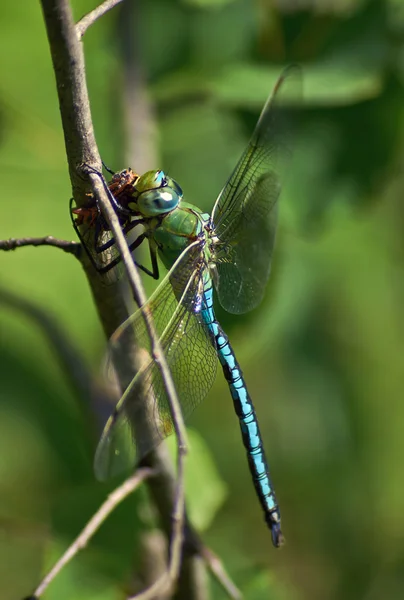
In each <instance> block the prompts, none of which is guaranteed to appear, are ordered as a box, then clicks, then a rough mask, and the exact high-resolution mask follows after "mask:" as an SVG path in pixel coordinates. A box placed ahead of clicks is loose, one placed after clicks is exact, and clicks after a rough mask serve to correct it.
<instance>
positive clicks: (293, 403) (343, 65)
mask: <svg viewBox="0 0 404 600" xmlns="http://www.w3.org/2000/svg"><path fill="white" fill-rule="evenodd" d="M73 4H74V12H75V15H76V17H77V18H79V17H80V16H82V15H83V14H84V13H85V12H87V11H88V10H90V9H92V8H93V7H94V4H95V2H93V1H91V2H90V0H88V1H87V0H75V1H74V2H73ZM303 4H304V6H305V7H306V8H305V10H304V12H303V11H302V12H299V11H298V7H299V6H301V5H303ZM0 10H1V19H0V53H1V56H2V57H4V59H5V60H4V66H3V69H2V77H1V80H0V134H1V135H0V172H1V182H2V198H3V203H2V217H1V221H0V239H4V238H9V237H23V236H41V235H46V234H52V235H54V236H57V237H61V238H67V239H70V238H72V235H73V233H72V229H71V225H70V219H69V216H68V200H69V197H70V187H69V180H68V173H67V168H66V161H65V156H64V142H63V135H62V128H61V124H60V116H59V109H58V106H57V97H56V91H55V83H54V76H53V73H52V67H51V60H50V56H49V48H48V43H47V40H46V36H45V29H44V25H43V21H42V15H41V12H40V7H39V4H38V3H25V5H24V11H21V7H20V5H19V3H16V2H14V3H3V5H2V7H1V9H0ZM121 10H122V6H120V7H117V8H115V9H114V10H113V11H111V13H109V14H108V15H106V16H105V17H104V18H103V19H102V20H101V21H99V22H98V23H97V24H96V25H95V26H94V27H93V28H92V29H91V30H89V31H88V33H87V34H86V36H85V52H86V59H87V77H88V82H89V89H90V98H91V106H92V111H93V116H94V122H95V128H96V135H97V141H98V143H99V146H100V149H101V152H102V156H103V159H104V160H105V162H106V163H107V164H110V165H112V166H113V168H116V169H119V168H121V167H124V166H127V165H126V162H127V159H126V157H125V154H124V148H125V144H126V141H127V140H126V139H125V138H126V134H125V131H126V129H125V127H124V119H123V111H122V110H121V107H123V100H122V90H123V84H124V76H125V75H124V70H123V67H122V60H123V59H122V56H121V54H120V43H121V41H122V39H123V38H124V34H123V32H122V21H121V20H120V19H119V15H120V11H121ZM403 14H404V13H403V10H402V3H400V2H397V1H393V0H386V1H383V0H377V1H370V0H368V1H367V0H360V1H359V0H356V1H355V0H350V1H347V0H334V1H333V2H326V1H324V2H312V3H310V2H306V3H298V2H288V1H286V0H283V1H278V2H276V3H275V2H269V1H263V2H258V3H257V2H256V3H253V2H250V1H248V0H232V1H230V0H226V1H224V0H217V1H215V2H214V1H213V0H212V1H205V2H204V1H202V0H200V1H198V0H194V1H192V0H154V1H153V2H150V1H147V0H144V2H142V3H141V10H140V15H139V16H138V17H137V18H136V20H135V21H134V22H133V35H134V36H136V39H138V40H139V41H140V45H141V55H142V61H143V66H144V70H145V72H146V74H147V79H148V92H149V94H150V98H151V100H152V102H153V103H154V106H155V109H156V115H157V122H158V131H159V135H160V148H159V151H160V155H161V157H162V158H161V164H159V165H150V167H151V168H152V167H153V166H156V167H161V168H164V169H167V170H168V172H169V173H170V175H172V176H173V177H174V178H175V179H177V180H178V181H179V182H180V183H181V185H182V187H183V189H184V191H185V195H186V199H187V200H189V201H191V202H194V203H196V204H198V205H199V206H201V207H202V208H204V209H205V210H210V209H211V207H212V205H213V202H214V200H215V198H216V196H217V194H218V192H219V191H220V188H221V186H222V185H223V184H224V182H225V181H226V179H227V177H228V175H229V173H230V171H231V169H232V167H233V166H234V164H235V162H236V160H237V158H238V156H239V153H240V151H241V150H242V148H243V145H244V144H245V143H246V141H247V139H248V136H249V134H250V132H251V130H252V128H253V127H254V124H255V121H256V119H257V117H258V114H259V111H260V109H261V107H262V104H263V102H264V101H265V99H266V97H267V95H268V93H269V91H270V90H271V87H272V85H273V83H274V81H275V80H276V78H277V76H278V75H279V73H280V72H281V70H282V68H283V67H284V66H285V65H286V64H288V63H290V62H298V63H301V64H302V66H303V71H304V96H305V97H304V105H303V106H302V108H301V110H300V127H299V129H298V138H297V140H296V147H295V152H294V158H293V163H292V166H291V169H290V173H289V177H288V181H287V185H286V188H285V191H284V194H283V196H282V207H281V221H280V228H279V236H278V243H277V252H276V258H275V261H274V268H273V273H272V277H271V281H270V285H269V286H268V291H267V294H266V298H265V300H264V302H263V303H262V306H261V307H260V308H259V309H257V310H256V311H254V313H252V314H249V315H245V316H240V317H234V316H232V315H228V314H225V313H224V312H223V311H220V309H219V317H220V319H221V321H222V322H223V325H224V327H225V328H226V330H227V332H228V334H229V337H230V339H231V341H232V343H233V345H234V347H235V350H236V352H237V355H238V359H239V361H240V364H241V366H242V368H243V372H244V374H245V377H246V380H247V383H248V384H249V388H250V393H251V396H252V398H253V399H254V401H255V403H256V407H257V413H258V416H259V420H260V427H261V431H262V434H263V437H264V440H265V443H266V447H267V454H268V458H269V461H270V465H271V468H272V475H273V479H274V483H275V488H276V490H277V495H278V498H279V501H280V504H281V511H282V517H283V524H284V527H283V529H284V532H285V536H286V540H287V544H286V546H285V548H283V549H282V550H280V551H275V550H274V549H273V548H272V546H271V542H270V534H269V532H268V530H267V529H266V527H265V524H264V522H263V520H262V515H261V511H260V507H259V506H258V504H257V500H256V497H255V494H254V490H253V486H252V484H251V482H250V480H249V474H248V469H247V464H246V460H245V455H244V454H245V453H244V448H243V447H242V443H241V440H240V435H239V431H238V424H237V419H236V417H235V416H234V414H233V408H232V403H231V398H230V396H229V393H228V390H227V387H226V385H225V383H224V382H223V380H222V378H221V377H220V378H218V380H217V382H216V385H215V387H214V389H213V391H212V393H211V394H210V396H209V398H208V399H207V400H206V401H205V402H204V404H203V406H202V407H201V408H200V409H199V410H198V411H197V413H196V414H195V417H194V419H193V426H195V428H197V429H198V432H199V435H196V434H195V433H193V434H192V439H191V441H192V450H191V454H190V456H189V457H188V459H187V460H188V479H187V496H188V499H189V504H190V511H191V515H192V517H193V519H194V520H195V522H196V523H197V524H198V526H199V527H200V529H203V530H204V533H203V535H204V539H205V540H206V542H207V543H208V544H209V545H210V546H211V547H212V548H213V549H214V551H215V552H216V553H217V554H219V555H220V556H221V557H222V558H223V560H224V562H225V564H226V566H227V567H228V569H229V571H230V572H231V574H232V576H233V577H234V578H235V580H236V582H237V583H238V585H240V587H241V588H242V589H243V591H244V593H245V597H246V599H247V600H255V599H260V598H263V599H264V598H265V599H274V600H283V599H285V600H286V599H290V600H295V599H296V600H297V599H302V600H303V599H306V598H307V599H308V598H310V599H316V598H318V599H321V600H334V599H338V600H339V599H340V598H341V599H342V598H343V599H344V600H350V599H352V600H359V599H362V598H363V599H366V600H368V599H372V600H373V599H374V598H388V599H389V600H401V598H402V597H403V592H404V589H403V588H404V586H403V569H402V564H403V544H402V539H403V534H404V522H403V511H402V506H403V504H404V485H403V479H402V456H403V454H404V448H403V441H402V440H403V439H404V438H403V435H402V422H403V418H404V412H403V411H404V408H403V402H402V400H403V391H402V390H403V388H404V385H403V383H404V381H403V379H404V365H403V356H404V348H403V341H402V340H403V335H402V332H403V330H404V329H403V310H402V306H403V285H402V281H403V280H404V279H403V275H404V273H403V258H404V247H403V243H402V238H403V235H402V230H403V224H404V219H403V208H402V206H403V204H402V198H403V189H404V180H403V175H402V166H401V165H402V153H403V131H404V127H403V126H404V95H403V82H404V78H403V73H404V69H403V65H404V60H403V57H404V46H403V31H404V28H403V22H404V21H403ZM124 41H125V40H124ZM131 166H132V167H133V168H134V169H136V165H131ZM0 272H1V285H2V286H4V287H6V288H8V289H11V290H14V291H15V292H16V293H17V294H20V295H21V296H24V297H27V298H30V299H31V300H32V301H35V302H36V303H37V304H39V305H40V306H41V307H42V308H44V309H47V310H49V311H51V312H52V314H53V315H54V316H55V317H56V318H57V319H58V320H59V321H60V322H61V324H62V325H63V327H64V329H65V330H66V331H67V332H68V333H69V336H70V337H71V339H72V340H73V341H74V343H75V344H76V345H77V347H78V352H80V353H81V355H82V356H83V357H84V358H83V360H88V361H89V363H91V365H92V367H93V368H94V371H96V369H97V368H98V365H99V362H100V357H101V356H102V352H103V348H104V343H105V342H104V340H103V338H102V334H101V330H100V326H99V323H98V321H97V316H96V314H95V311H94V307H93V304H92V299H91V294H90V292H89V289H88V286H87V283H86V281H85V277H84V275H83V274H82V273H81V270H80V268H78V265H77V264H76V263H75V261H74V259H73V258H72V257H69V256H67V255H64V254H63V253H61V252H58V251H56V250H54V249H50V248H26V249H21V250H19V251H16V252H14V253H2V254H0ZM0 309H1V311H0V331H1V334H0V355H1V360H0V381H1V389H0V558H1V560H0V581H1V596H2V598H5V600H9V599H10V600H11V599H12V598H18V597H23V596H24V595H27V594H28V592H29V591H30V589H31V588H33V587H34V585H36V584H37V582H38V580H39V579H40V577H41V574H43V573H44V572H45V570H46V568H47V567H48V566H49V565H50V564H52V562H53V561H54V559H55V558H56V557H57V556H59V555H60V553H61V552H62V551H63V549H64V548H65V547H66V545H67V544H68V543H69V542H70V541H71V540H72V539H73V538H74V537H75V536H76V534H77V533H78V532H79V530H80V529H81V527H82V526H83V525H84V524H85V523H86V520H87V519H88V518H89V516H90V515H91V514H92V512H93V511H94V510H95V509H96V508H97V507H98V506H99V505H100V504H101V502H102V501H103V499H104V498H105V497H106V495H107V493H108V492H109V491H110V490H111V489H112V486H113V484H114V482H112V483H110V484H108V486H107V485H101V484H99V483H97V482H95V481H94V476H93V473H92V460H93V452H94V448H95V445H96V441H97V435H98V431H96V427H95V426H94V422H95V418H94V417H93V416H92V413H90V410H89V407H88V406H83V405H82V403H81V402H80V401H79V400H78V399H77V398H75V397H74V396H73V394H72V392H71V390H70V388H69V387H68V385H67V383H66V380H65V378H64V375H63V373H62V372H61V371H60V368H59V366H58V363H57V361H56V358H55V356H54V353H53V352H51V351H50V350H49V347H48V345H47V343H46V341H45V340H44V339H43V336H42V334H41V332H40V331H39V329H38V328H37V327H36V326H34V324H33V323H32V322H31V321H29V320H28V319H26V318H24V317H23V316H22V315H21V314H19V313H13V312H12V311H11V310H10V309H6V308H2V307H0ZM207 449H209V450H207ZM115 483H116V482H115ZM144 506H145V500H144V497H143V496H142V493H137V494H135V496H134V498H133V499H131V501H127V503H125V504H124V506H123V507H121V508H120V509H119V510H118V511H117V513H116V515H113V516H112V517H111V519H110V520H109V521H108V522H107V523H106V524H105V526H104V527H103V529H102V531H101V532H100V533H99V534H97V536H96V538H95V539H94V541H93V542H92V543H91V544H90V546H89V547H88V548H87V549H86V550H84V552H83V553H82V554H81V555H80V556H79V557H77V558H76V559H75V562H74V563H73V564H72V565H70V566H69V567H68V569H67V570H66V572H65V574H63V575H62V576H61V579H59V581H58V582H55V583H54V584H53V586H52V587H51V588H50V589H49V592H48V595H47V596H45V598H47V597H49V599H51V598H60V599H64V598H66V600H67V599H68V598H76V597H77V598H83V599H86V600H90V599H94V600H95V599H97V600H98V599H100V600H101V599H102V600H109V598H111V599H112V598H119V597H122V593H123V592H122V590H123V588H124V586H125V585H126V584H127V583H128V582H129V581H130V580H131V576H132V568H133V564H138V562H139V552H140V550H139V547H138V546H137V544H138V539H139V534H140V533H141V532H143V530H144V528H145V527H146V524H147V523H148V522H149V521H150V519H149V518H145V515H144V512H145V511H144ZM134 548H135V550H134ZM134 551H135V552H136V554H137V556H135V558H134V557H133V552H134ZM213 596H214V597H215V598H218V599H220V598H223V597H224V594H223V592H222V591H221V590H220V589H219V588H218V587H217V586H214V588H213Z"/></svg>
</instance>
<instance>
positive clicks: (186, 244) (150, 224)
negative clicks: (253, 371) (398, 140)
mask: <svg viewBox="0 0 404 600" xmlns="http://www.w3.org/2000/svg"><path fill="white" fill-rule="evenodd" d="M300 87H301V72H300V68H299V67H298V66H294V65H292V66H290V67H288V68H287V69H285V71H284V72H283V73H282V75H281V76H280V78H279V80H278V81H277V83H276V85H275V87H274V90H273V92H272V94H271V95H270V97H269V99H268V100H267V103H266V104H265V106H264V108H263V111H262V113H261V116H260V118H259V120H258V123H257V125H256V128H255V130H254V133H253V135H252V137H251V139H250V141H249V143H248V145H247V147H246V149H245V150H244V152H243V154H242V155H241V158H240V159H239V161H238V163H237V165H236V167H235V169H234V171H233V172H232V174H231V175H230V177H229V179H228V181H227V183H226V184H225V186H224V187H223V189H222V191H221V192H220V194H219V196H218V198H217V200H216V202H215V204H214V206H213V210H212V213H211V215H209V214H207V213H203V212H202V211H201V210H200V209H199V208H197V207H196V206H194V205H192V204H189V203H187V202H185V201H184V199H183V191H182V189H181V187H180V186H179V184H178V183H177V182H176V181H175V180H174V179H172V178H171V177H169V176H168V175H167V174H166V173H165V172H164V171H162V170H159V171H148V172H147V173H145V174H143V175H142V176H140V177H139V178H138V179H136V181H134V183H133V190H131V194H130V198H129V199H128V202H127V204H126V208H127V209H128V210H129V211H131V214H132V216H133V218H138V219H140V220H141V222H142V224H143V227H144V232H143V233H142V234H141V235H140V236H139V237H141V240H142V241H144V240H147V242H148V244H149V249H150V255H151V262H152V271H151V273H152V275H153V276H154V277H158V276H159V267H158V258H159V259H160V260H161V262H162V263H163V265H164V266H165V267H166V269H167V270H168V273H167V274H166V276H165V277H164V278H163V280H162V282H161V283H160V284H159V286H158V287H157V289H156V290H155V292H154V293H153V294H152V295H151V297H150V298H149V299H148V301H147V303H146V305H145V306H146V307H147V309H148V310H150V311H151V313H152V315H153V319H154V323H155V327H156V331H157V334H158V336H159V340H160V344H161V347H162V349H163V351H164V353H165V356H166V359H167V362H168V365H169V367H170V370H171V374H172V377H173V380H174V383H175V386H176V389H177V393H178V397H179V400H180V403H181V409H182V412H183V416H184V419H187V418H188V417H189V415H190V414H191V413H192V411H193V410H194V409H195V408H196V407H197V405H198V404H199V403H200V402H201V401H202V400H203V399H204V398H205V397H206V395H207V394H208V392H209V390H210V388H211V386H212V384H213V382H214V380H215V377H216V370H217V364H218V362H219V363H220V364H221V367H222V370H223V374H224V377H225V379H226V380H227V383H228V386H229V390H230V395H231V398H232V400H233V405H234V410H235V413H236V415H237V417H238V420H239V425H240V430H241V437H242V441H243V444H244V447H245V450H246V454H247V460H248V465H249V469H250V472H251V476H252V480H253V484H254V487H255V490H256V494H257V496H258V500H259V502H260V504H261V507H262V509H263V514H264V519H265V522H266V523H267V525H268V527H269V529H270V531H271V535H272V542H273V544H274V546H275V547H279V546H280V545H281V544H282V543H283V534H282V531H281V516H280V509H279V505H278V502H277V499H276V496H275V491H274V486H273V484H272V480H271V477H270V472H269V467H268V462H267V459H266V456H265V451H264V446H263V440H262V436H261V433H260V429H259V425H258V420H257V416H256V412H255V409H254V405H253V401H252V399H251V397H250V395H249V393H248V390H247V384H246V381H245V379H244V376H243V373H242V370H241V368H240V365H239V363H238V362H237V359H236V356H235V353H234V350H233V348H232V346H231V344H230V342H229V339H228V337H227V335H226V333H225V332H224V331H223V328H222V327H221V325H220V323H219V322H218V320H217V319H216V315H215V311H214V306H213V288H215V290H216V293H217V296H218V299H219V302H220V304H221V305H222V307H223V308H224V309H226V310H227V311H228V312H230V313H233V314H242V313H245V312H247V311H250V310H252V309H254V308H255V307H256V306H258V305H259V303H260V302H261V300H262V298H263V295H264V292H265V287H266V283H267V281H268V278H269V275H270V270H271V261H272V256H273V251H274V244H275V234H276V226H277V213H278V200H279V196H280V192H281V183H282V173H283V172H284V170H285V169H284V168H283V165H285V164H286V162H285V161H286V159H287V158H288V155H289V154H290V152H289V148H288V143H287V140H288V136H287V131H288V122H289V120H288V117H287V115H288V110H287V109H288V107H289V106H290V98H291V96H292V95H293V97H295V98H298V97H299V95H300ZM133 343H136V347H137V348H138V349H139V348H140V349H141V352H140V355H141V358H140V359H139V358H137V359H136V360H133V355H132V348H133ZM137 356H138V355H137ZM108 361H109V365H110V366H111V367H113V368H114V369H115V372H116V373H117V375H118V379H119V382H120V385H121V387H122V391H123V394H122V396H121V398H120V400H119V402H118V404H117V406H116V407H115V410H114V411H113V413H112V415H111V416H110V417H109V419H108V421H107V423H106V425H105V428H104V431H103V433H102V436H101V439H100V442H99V444H98V447H97V450H96V455H95V472H96V476H97V477H98V478H99V479H101V480H103V479H106V478H107V477H108V476H109V475H111V474H113V473H115V472H117V471H118V470H121V468H122V464H126V462H127V461H128V460H129V461H130V462H131V463H132V465H134V464H135V463H136V462H139V461H140V460H141V459H142V458H143V457H144V456H145V455H146V454H148V453H149V452H150V451H151V450H152V449H153V448H154V447H155V446H156V445H157V444H158V443H160V442H161V441H162V440H163V439H164V438H165V437H166V436H168V435H169V434H171V433H172V432H173V431H174V424H173V418H172V415H171V411H170V407H169V401H168V398H167V393H166V390H165V387H164V382H163V381H162V378H161V374H160V371H159V369H158V368H157V366H156V364H155V362H154V361H153V359H152V353H151V347H150V340H149V336H148V332H147V329H146V327H145V323H144V320H143V315H142V314H141V312H140V311H139V310H138V311H137V312H135V313H134V314H133V315H131V316H130V317H129V318H128V319H127V320H126V321H125V322H123V323H122V324H121V325H120V326H119V327H118V329H117V330H116V331H115V333H114V334H113V335H112V337H111V339H110V341H109V345H108Z"/></svg>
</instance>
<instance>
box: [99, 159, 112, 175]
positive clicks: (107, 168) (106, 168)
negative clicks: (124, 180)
mask: <svg viewBox="0 0 404 600" xmlns="http://www.w3.org/2000/svg"><path fill="white" fill-rule="evenodd" d="M101 162H102V166H103V167H104V169H105V170H106V171H107V172H108V173H109V174H110V175H115V171H113V170H112V169H110V168H109V167H108V166H107V165H106V164H105V162H104V161H103V160H102V161H101Z"/></svg>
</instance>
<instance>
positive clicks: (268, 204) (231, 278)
mask: <svg viewBox="0 0 404 600" xmlns="http://www.w3.org/2000/svg"><path fill="white" fill-rule="evenodd" d="M301 87H302V84H301V70H300V67H298V66H295V65H293V66H290V67H288V68H287V69H285V71H284V72H283V74H282V75H281V77H280V78H279V80H278V82H277V83H276V85H275V88H274V90H273V93H272V95H271V96H270V98H269V99H268V100H267V103H266V104H265V106H264V109H263V111H262V113H261V116H260V118H259V121H258V123H257V126H256V128H255V131H254V133H253V135H252V138H251V140H250V142H249V144H248V146H247V148H246V150H245V151H244V153H243V155H242V156H241V158H240V160H239V162H238V164H237V166H236V168H235V169H234V171H233V173H232V175H231V176H230V178H229V180H228V181H227V183H226V185H225V186H224V188H223V190H222V192H221V193H220V195H219V197H218V199H217V201H216V203H215V206H214V208H213V212H212V219H213V225H214V229H215V233H216V236H217V237H218V240H219V241H218V244H217V249H216V263H217V278H216V281H215V284H216V288H217V292H218V296H219V300H220V304H221V305H222V306H223V308H225V309H226V310H227V311H229V312H231V313H243V312H247V311H249V310H252V309H253V308H254V307H255V306H257V305H258V304H259V303H260V302H261V300H262V297H263V295H264V290H265V285H266V282H267V280H268V277H269V273H270V269H271V258H272V253H273V249H274V244H275V234H276V225H277V202H278V198H279V194H280V191H281V180H282V175H283V171H284V170H285V166H286V162H287V161H286V159H287V158H288V156H289V155H290V151H289V148H288V137H289V129H290V127H289V122H290V121H289V119H288V110H287V107H288V106H290V104H291V102H292V103H293V102H295V101H296V100H298V99H299V98H300V97H301Z"/></svg>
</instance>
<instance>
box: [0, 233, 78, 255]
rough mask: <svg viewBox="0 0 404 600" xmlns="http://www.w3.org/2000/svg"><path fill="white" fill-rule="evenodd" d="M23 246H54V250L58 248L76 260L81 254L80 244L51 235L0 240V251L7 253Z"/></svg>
mask: <svg viewBox="0 0 404 600" xmlns="http://www.w3.org/2000/svg"><path fill="white" fill-rule="evenodd" d="M23 246H36V247H38V246H54V247H55V248H60V249H61V250H63V251H64V252H67V253H68V254H73V255H74V256H75V257H76V258H79V257H80V254H81V244H79V243H78V242H69V241H67V240H59V239H57V238H54V237H53V236H52V235H47V236H46V237H40V238H33V237H28V238H9V239H8V240H0V250H4V251H6V252H7V251H8V250H16V249H17V248H22V247H23Z"/></svg>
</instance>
